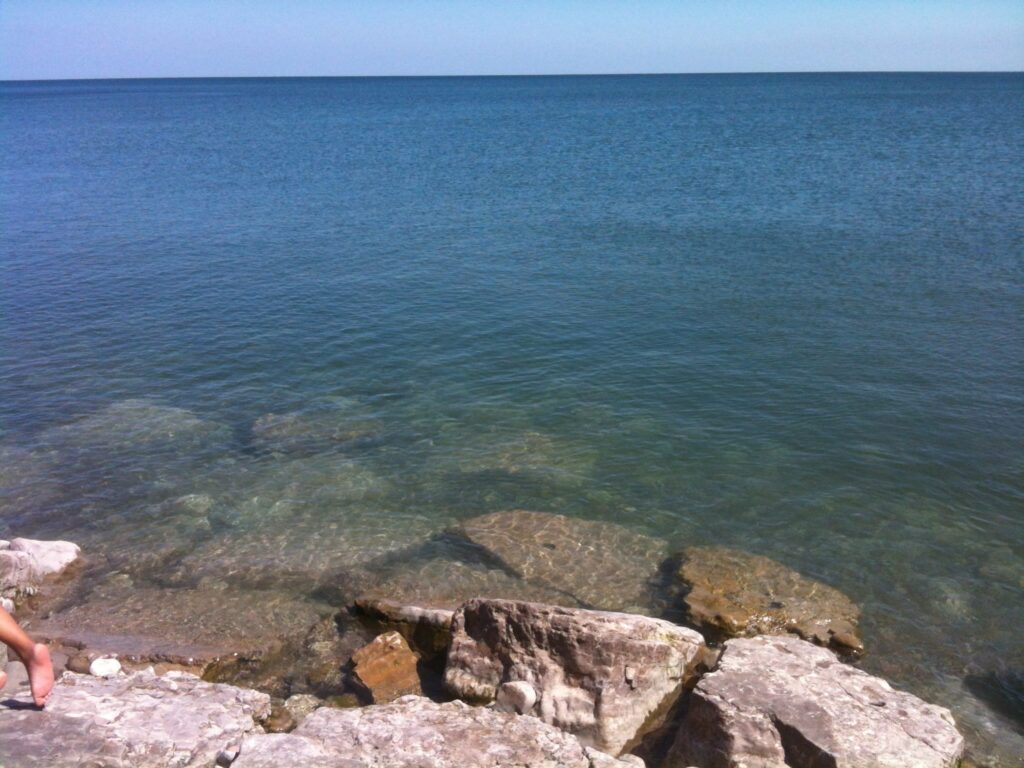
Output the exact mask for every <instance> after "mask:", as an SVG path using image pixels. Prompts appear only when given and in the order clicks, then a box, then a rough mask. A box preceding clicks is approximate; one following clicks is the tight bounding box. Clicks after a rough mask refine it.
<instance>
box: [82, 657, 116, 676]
mask: <svg viewBox="0 0 1024 768" xmlns="http://www.w3.org/2000/svg"><path fill="white" fill-rule="evenodd" d="M120 672H121V662H120V661H118V660H117V659H111V658H102V659H96V660H95V661H93V662H92V664H90V665H89V674H90V675H92V676H93V677H113V676H114V675H117V674H119V673H120Z"/></svg>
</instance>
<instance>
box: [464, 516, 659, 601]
mask: <svg viewBox="0 0 1024 768" xmlns="http://www.w3.org/2000/svg"><path fill="white" fill-rule="evenodd" d="M452 532H453V533H454V534H455V535H457V536H460V537H462V538H464V539H466V540H468V541H469V542H471V543H472V544H474V545H476V546H477V547H479V548H481V549H483V550H485V551H486V553H487V554H488V555H490V556H491V557H492V558H494V559H495V560H497V561H498V562H500V563H501V564H502V565H503V566H504V567H505V568H507V569H508V570H510V571H511V572H513V573H514V574H516V575H518V576H519V577H521V578H523V579H525V580H527V581H529V582H532V583H536V584H539V585H542V586H544V587H547V588H550V589H554V590H557V591H559V592H562V593H563V594H565V595H566V596H569V597H571V598H572V599H573V600H575V601H576V602H578V603H579V604H580V605H582V606H584V607H587V608H598V609H602V610H613V611H630V612H632V613H650V612H651V607H650V606H651V603H652V593H653V591H654V586H655V584H656V582H657V580H658V576H659V570H660V568H661V566H662V564H663V562H664V561H665V559H666V556H667V545H666V544H665V542H663V541H661V540H659V539H654V538H651V537H650V536H644V535H643V534H640V533H637V532H636V531H632V530H630V529H628V528H624V527H622V526H620V525H615V524H614V523H607V522H599V521H593V520H581V519H578V518H572V517H566V516H564V515H555V514H549V513H546V512H529V511H526V510H513V511H509V512H494V513H491V514H487V515H480V516H479V517H474V518H472V519H470V520H466V521H464V522H463V523H461V524H460V525H458V526H457V527H455V528H454V529H453V531H452Z"/></svg>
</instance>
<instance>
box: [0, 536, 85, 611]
mask: <svg viewBox="0 0 1024 768" xmlns="http://www.w3.org/2000/svg"><path fill="white" fill-rule="evenodd" d="M81 553H82V550H81V549H80V548H79V547H78V545H77V544H72V543H71V542H70V541H37V540H35V539H12V540H11V541H3V542H0V595H2V596H4V597H7V598H11V597H17V596H19V595H23V594H31V593H32V592H34V591H35V590H36V589H38V588H39V587H40V586H41V585H42V584H43V582H44V581H45V580H46V579H48V578H50V577H56V576H59V575H60V574H61V573H63V572H64V571H65V570H66V569H67V568H68V566H70V565H71V564H72V563H74V562H75V561H76V560H78V558H79V556H80V555H81Z"/></svg>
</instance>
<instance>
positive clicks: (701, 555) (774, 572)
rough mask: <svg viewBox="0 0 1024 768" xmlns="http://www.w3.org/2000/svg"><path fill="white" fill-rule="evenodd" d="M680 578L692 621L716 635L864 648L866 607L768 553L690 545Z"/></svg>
mask: <svg viewBox="0 0 1024 768" xmlns="http://www.w3.org/2000/svg"><path fill="white" fill-rule="evenodd" d="M679 578H680V579H681V581H682V583H683V585H684V587H685V588H686V589H687V590H688V591H687V592H686V595H685V596H684V598H683V600H684V602H685V606H686V611H687V615H688V617H689V619H690V621H691V622H693V623H694V624H695V625H696V626H699V627H701V628H702V629H705V630H707V631H708V632H710V633H712V634H714V635H718V636H724V637H742V636H748V637H749V636H753V635H760V634H781V633H792V634H795V635H798V636H799V637H802V638H804V639H805V640H810V641H812V642H815V643H818V644H819V645H824V646H830V647H832V648H834V649H836V650H837V651H839V652H841V653H848V654H851V655H859V654H860V653H862V652H863V650H864V645H863V642H862V641H861V639H860V637H859V635H858V632H857V621H858V618H859V616H860V609H859V608H858V607H857V606H856V605H855V604H854V603H853V602H852V601H851V600H850V599H849V598H848V597H846V595H844V594H843V593H842V592H840V591H838V590H836V589H833V588H832V587H829V586H827V585H825V584H822V583H821V582H817V581H814V580H813V579H809V578H807V577H806V576H803V575H801V574H799V573H797V572H796V571H794V570H792V569H790V568H787V567H786V566H784V565H782V564H781V563H777V562H775V561H774V560H771V559H769V558H767V557H762V556H760V555H752V554H748V553H746V552H741V551H739V550H735V549H727V548H725V547H689V548H687V549H686V550H685V551H684V553H683V563H682V566H681V567H680V569H679Z"/></svg>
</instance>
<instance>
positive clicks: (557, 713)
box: [445, 599, 706, 755]
mask: <svg viewBox="0 0 1024 768" xmlns="http://www.w3.org/2000/svg"><path fill="white" fill-rule="evenodd" d="M705 651H706V646H705V645H704V638H702V637H701V636H700V635H699V634H698V633H697V632H694V631H693V630H691V629H686V628H684V627H680V626H676V625H675V624H672V623H670V622H667V621H662V620H660V619H651V618H648V617H646V616H634V615H631V614H625V613H608V612H602V611H587V610H583V609H579V608H562V607H558V606H551V605H540V604H537V603H523V602H515V601H511V600H483V599H477V600H470V601H469V602H468V603H466V604H465V605H464V606H462V608H460V609H459V610H458V611H456V612H455V617H454V618H453V620H452V641H451V647H450V649H449V651H448V665H447V669H446V670H445V685H446V687H447V688H448V690H449V691H450V692H451V693H453V694H455V695H456V696H458V697H460V698H464V699H468V700H471V701H474V700H475V701H489V700H491V699H494V698H497V700H498V704H499V707H502V708H509V709H512V710H513V711H517V712H519V713H520V714H529V715H534V716H536V717H539V718H541V719H542V720H543V721H544V722H546V723H549V724H551V725H554V726H557V727H558V728H561V729H563V730H566V731H568V732H570V733H573V734H575V735H576V736H577V737H578V738H579V739H580V741H582V742H583V743H584V744H586V745H588V746H594V747H596V748H597V749H600V750H602V751H604V752H609V753H611V754H615V755H618V754H620V753H622V752H623V751H625V750H627V749H630V748H632V747H633V746H634V745H635V744H636V743H637V742H638V741H639V740H640V738H642V737H643V736H644V735H645V734H647V733H649V732H651V731H653V730H655V729H657V728H658V727H659V726H661V725H662V724H663V722H664V719H665V717H666V716H667V714H668V712H669V710H670V709H671V707H672V705H673V704H674V703H675V702H676V700H677V699H678V698H679V696H680V694H681V693H682V691H683V689H684V687H686V686H687V685H691V684H692V683H693V681H694V679H695V677H696V669H697V667H698V665H699V664H700V663H701V662H702V661H704V659H705V656H704V654H705ZM516 683H518V684H520V685H514V684H516Z"/></svg>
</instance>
